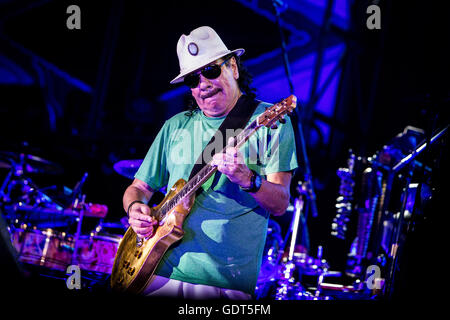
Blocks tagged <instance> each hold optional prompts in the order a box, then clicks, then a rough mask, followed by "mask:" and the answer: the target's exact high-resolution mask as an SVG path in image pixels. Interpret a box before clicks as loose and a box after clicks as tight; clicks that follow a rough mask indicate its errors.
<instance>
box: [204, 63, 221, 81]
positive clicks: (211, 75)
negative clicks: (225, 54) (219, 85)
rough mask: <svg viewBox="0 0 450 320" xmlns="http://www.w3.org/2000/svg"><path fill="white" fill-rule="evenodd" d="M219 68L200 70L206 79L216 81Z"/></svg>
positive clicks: (210, 67)
mask: <svg viewBox="0 0 450 320" xmlns="http://www.w3.org/2000/svg"><path fill="white" fill-rule="evenodd" d="M220 72H221V69H220V66H218V65H213V66H209V67H206V68H205V69H203V70H202V75H203V76H204V77H205V78H207V79H216V78H218V77H219V76H220Z"/></svg>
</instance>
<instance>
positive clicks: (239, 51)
mask: <svg viewBox="0 0 450 320" xmlns="http://www.w3.org/2000/svg"><path fill="white" fill-rule="evenodd" d="M244 52H245V50H244V49H236V50H233V51H229V52H227V53H225V54H223V53H222V54H219V55H218V56H214V57H212V58H210V59H208V60H207V62H205V63H204V64H202V65H201V66H195V67H193V68H191V69H188V70H186V71H184V72H181V73H180V74H179V75H178V76H177V77H176V78H175V79H173V80H172V81H170V83H171V84H176V83H180V82H183V80H184V77H185V76H187V75H188V74H189V73H191V72H194V71H197V70H199V69H201V68H203V67H204V66H207V65H208V64H210V63H211V62H214V61H216V60H217V59H220V58H222V57H224V56H227V55H229V54H236V55H237V56H238V57H239V56H241V55H243V54H244Z"/></svg>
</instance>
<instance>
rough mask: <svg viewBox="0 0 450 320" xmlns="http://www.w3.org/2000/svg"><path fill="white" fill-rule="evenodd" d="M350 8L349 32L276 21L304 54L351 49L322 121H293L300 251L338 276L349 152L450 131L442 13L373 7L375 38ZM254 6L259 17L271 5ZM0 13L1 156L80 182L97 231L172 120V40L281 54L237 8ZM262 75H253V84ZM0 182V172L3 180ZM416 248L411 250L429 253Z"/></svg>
mask: <svg viewBox="0 0 450 320" xmlns="http://www.w3.org/2000/svg"><path fill="white" fill-rule="evenodd" d="M350 3H351V6H350V5H349V6H350V10H349V18H348V20H349V27H348V28H347V29H346V30H344V29H342V28H340V27H339V26H336V25H333V24H329V25H326V26H323V25H321V24H317V23H313V22H312V20H311V19H312V18H311V17H310V16H308V15H307V14H305V15H303V16H301V15H300V16H299V15H297V16H295V15H294V13H293V11H291V10H290V9H289V8H288V9H287V10H286V11H285V12H284V13H283V15H282V17H283V19H285V20H286V21H289V22H292V23H296V24H295V26H296V27H297V28H298V29H301V30H304V31H306V32H307V33H308V34H309V36H310V37H311V39H312V40H311V41H310V42H309V43H307V44H306V45H305V46H304V48H303V49H304V52H305V53H308V52H309V53H311V52H315V51H317V50H319V48H320V46H319V44H320V41H321V39H325V41H324V43H325V44H324V45H325V46H326V44H327V43H328V44H330V43H336V42H337V41H339V42H342V43H345V44H346V46H347V48H348V54H347V56H346V58H345V60H344V62H343V64H342V72H341V74H340V79H339V86H338V93H337V97H336V101H335V106H334V111H333V116H332V117H329V118H324V117H323V116H321V115H320V114H319V113H317V112H315V111H314V110H313V108H314V104H313V103H308V102H306V103H304V104H303V106H302V108H303V109H302V117H301V119H302V121H303V125H304V133H305V139H306V141H307V151H308V158H309V161H310V169H311V172H312V176H313V178H314V180H313V181H314V186H315V191H316V194H317V206H318V212H319V216H318V217H316V218H313V217H311V216H310V215H309V216H308V218H307V226H308V231H309V235H310V247H311V248H310V252H311V254H312V255H315V252H316V249H317V246H319V245H322V246H324V257H325V258H327V259H328V260H329V262H330V264H331V266H332V269H341V268H342V266H343V263H344V262H345V256H346V254H347V252H348V248H349V243H350V242H349V241H340V240H337V239H335V238H332V237H331V236H330V226H331V221H332V219H333V217H334V216H335V209H334V205H335V200H336V197H337V193H338V186H339V180H338V178H337V176H336V170H337V169H338V168H339V167H342V166H345V164H346V159H347V157H348V150H349V149H350V148H351V149H352V150H353V151H354V152H355V153H357V154H358V155H360V156H363V157H366V156H370V155H373V154H374V153H375V152H376V151H379V150H380V149H381V148H382V147H383V145H385V144H386V143H387V142H388V141H390V140H391V139H392V138H393V137H395V136H396V135H397V134H398V133H400V132H402V131H403V129H404V128H405V127H406V126H408V125H410V126H414V127H417V128H422V129H424V130H425V131H426V133H429V132H432V131H435V130H437V129H438V128H442V127H443V126H445V125H446V124H448V107H449V99H450V95H449V76H448V71H449V70H450V69H449V58H448V57H449V52H448V50H447V48H446V45H447V44H448V23H449V22H448V19H447V18H444V17H443V16H442V15H443V11H444V10H442V8H439V7H438V6H437V5H435V4H429V3H427V4H425V2H418V1H403V2H402V1H378V2H375V3H377V4H378V5H379V6H380V7H381V12H382V28H381V30H368V29H367V28H366V25H365V23H366V19H367V16H368V15H367V14H366V12H365V10H366V8H367V6H368V5H370V4H371V3H372V2H371V1H354V2H350ZM71 4H77V5H79V6H80V8H81V25H82V27H81V30H68V29H67V28H66V19H67V17H68V14H67V13H66V8H67V7H68V6H69V5H71ZM260 5H261V7H265V8H269V9H268V10H269V11H270V8H271V5H270V1H260ZM0 12H1V15H0V18H1V22H2V25H1V30H0V34H1V36H2V38H1V39H0V52H1V53H2V54H3V55H4V56H5V57H7V58H8V59H9V61H12V62H13V63H8V62H4V63H3V67H4V68H8V67H10V70H12V71H11V72H12V73H14V72H16V74H15V76H16V78H15V79H16V80H14V81H8V78H7V77H4V79H3V81H2V85H0V151H8V152H17V153H26V154H31V155H35V156H39V157H42V158H43V159H46V160H49V161H51V162H54V163H56V164H58V165H60V166H61V167H62V168H63V170H64V171H63V172H62V173H58V174H56V173H52V172H51V171H50V172H46V173H39V174H38V173H35V174H29V176H30V178H31V179H32V180H33V181H34V182H35V183H36V184H37V185H38V186H40V187H42V188H44V187H48V186H53V185H57V186H67V187H69V188H73V187H74V186H75V184H76V183H77V182H78V181H79V180H80V179H81V177H82V175H83V174H84V173H85V172H88V174H89V176H88V179H87V181H86V183H85V184H84V186H83V193H84V194H86V200H87V201H88V202H92V203H100V204H106V205H107V206H108V208H109V212H108V216H107V220H108V221H118V220H119V219H120V218H122V217H123V215H124V212H123V209H122V195H123V192H124V190H125V188H126V187H127V186H128V184H129V183H130V182H131V180H130V179H128V178H125V177H123V176H121V175H119V174H118V173H117V172H115V171H114V169H113V165H114V164H115V163H116V162H118V161H120V160H124V159H142V158H143V157H144V156H145V154H146V152H147V149H148V147H149V146H150V144H151V143H152V141H153V139H154V137H155V135H156V133H157V132H158V130H159V129H160V127H161V126H162V124H163V122H164V120H165V119H167V118H168V116H170V115H171V114H173V113H175V112H179V111H181V110H183V106H182V105H177V106H171V107H170V108H169V107H168V106H167V103H165V102H163V101H162V100H161V99H160V97H161V95H163V94H164V93H166V92H169V91H170V90H172V89H173V88H174V86H171V85H169V81H170V80H171V79H173V78H174V77H175V76H176V75H177V74H178V72H179V67H178V60H177V56H176V50H175V48H176V43H177V40H178V38H179V36H180V35H181V34H182V33H184V34H188V33H189V32H190V31H191V30H192V29H194V28H196V27H198V26H201V25H210V26H212V27H213V28H215V30H216V31H217V32H218V33H219V35H220V36H221V37H222V39H223V40H224V42H225V43H226V44H227V46H228V47H229V48H230V49H234V48H245V49H246V53H245V55H244V56H243V62H244V64H245V61H246V60H251V59H253V58H256V57H258V56H260V55H262V54H264V53H266V52H269V51H272V50H274V49H277V48H280V36H279V32H278V27H277V24H276V23H275V21H273V20H270V19H268V18H267V17H264V16H262V15H260V14H258V13H257V12H255V11H254V10H252V9H250V8H248V7H246V6H244V5H243V4H242V3H241V2H239V1H189V2H179V1H172V0H166V1H162V2H158V3H156V2H150V1H145V2H138V1H136V2H134V1H133V2H125V1H111V2H106V1H105V2H102V1H100V2H99V1H36V2H33V1H0ZM283 32H284V34H285V36H286V37H287V39H290V36H292V35H293V31H292V30H289V28H284V29H283ZM288 43H289V40H288ZM274 60H275V61H271V63H272V64H274V65H277V66H282V65H283V60H282V58H281V56H278V57H276V58H274ZM13 64H14V65H13ZM49 65H51V66H55V67H56V69H57V70H59V71H62V70H63V71H62V73H63V74H62V73H61V72H58V71H55V69H53V68H52V67H51V66H49ZM266 67H267V66H264V65H258V66H255V67H253V68H252V69H250V71H251V72H252V73H254V74H256V75H258V73H261V72H263V71H264V70H265V69H264V68H266ZM17 70H20V71H17ZM17 79H18V80H17ZM80 83H81V84H80ZM86 88H87V89H86ZM300 99H302V97H300ZM270 102H276V101H270ZM318 118H320V119H321V120H322V121H325V122H326V123H327V126H328V127H329V129H330V139H329V140H328V142H327V143H323V142H321V141H319V142H317V139H315V129H314V128H315V127H314V121H315V120H317V119H318ZM297 152H298V155H299V162H300V166H301V168H300V170H299V171H298V173H297V175H296V176H295V177H294V179H293V182H292V196H293V197H295V196H297V193H296V191H295V186H296V185H297V182H298V181H301V180H303V176H302V175H303V174H304V168H303V167H302V164H303V158H302V154H301V152H300V150H298V151H297ZM442 156H443V157H444V159H447V161H445V160H441V162H440V164H441V166H440V169H439V168H437V165H438V161H437V159H441V158H442ZM446 156H447V153H444V154H443V155H441V153H440V152H439V151H437V152H435V153H433V156H430V157H428V158H427V159H424V160H423V161H428V165H429V166H430V167H436V168H437V169H436V170H437V171H436V175H437V176H438V177H439V178H442V180H441V182H442V183H443V182H444V180H443V179H444V178H443V177H444V176H445V175H444V174H446V171H445V172H444V170H443V169H442V168H443V167H444V169H445V165H446V164H447V163H448V158H445V157H446ZM439 170H440V171H439ZM6 173H7V170H6V169H1V168H0V178H2V179H3V178H4V177H5V176H6ZM437 181H438V182H439V179H437ZM438 182H436V183H438ZM440 188H441V187H440V186H439V188H437V192H440V190H441V189H440ZM446 211H448V209H447V210H446ZM441 213H442V214H443V212H441ZM432 217H433V220H432V221H433V224H430V226H428V225H427V228H429V229H431V231H432V232H433V231H434V229H433V228H434V226H435V225H438V224H439V221H440V220H439V219H440V218H441V216H440V215H438V214H435V215H434V216H433V215H432ZM290 219H291V215H290V214H287V215H286V216H285V217H283V218H279V219H278V221H279V223H280V224H281V226H282V227H283V231H284V232H285V230H286V228H287V225H288V224H289V222H290ZM431 226H433V227H431ZM427 231H430V230H428V229H427ZM435 234H436V233H435ZM421 239H423V240H420V241H418V243H419V244H418V245H419V247H420V248H421V249H424V250H430V247H431V246H433V245H434V242H433V243H431V242H430V241H431V240H429V239H427V238H426V237H422V238H421Z"/></svg>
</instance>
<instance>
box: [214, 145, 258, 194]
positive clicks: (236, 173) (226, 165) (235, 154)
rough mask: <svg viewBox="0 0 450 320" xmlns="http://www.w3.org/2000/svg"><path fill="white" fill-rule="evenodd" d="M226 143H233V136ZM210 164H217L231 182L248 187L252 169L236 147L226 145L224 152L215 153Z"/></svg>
mask: <svg viewBox="0 0 450 320" xmlns="http://www.w3.org/2000/svg"><path fill="white" fill-rule="evenodd" d="M228 145H229V146H230V145H234V138H230V139H229V140H228ZM211 165H213V166H217V170H219V171H220V172H222V173H223V174H224V175H226V176H227V177H228V179H230V181H231V182H234V183H237V184H238V185H240V186H241V187H244V188H248V187H250V178H251V176H252V171H251V170H250V169H249V168H248V167H247V165H246V164H245V162H244V157H243V156H242V154H241V152H240V151H239V150H238V148H235V147H227V148H226V149H225V152H224V153H216V154H215V155H214V156H213V159H212V161H211Z"/></svg>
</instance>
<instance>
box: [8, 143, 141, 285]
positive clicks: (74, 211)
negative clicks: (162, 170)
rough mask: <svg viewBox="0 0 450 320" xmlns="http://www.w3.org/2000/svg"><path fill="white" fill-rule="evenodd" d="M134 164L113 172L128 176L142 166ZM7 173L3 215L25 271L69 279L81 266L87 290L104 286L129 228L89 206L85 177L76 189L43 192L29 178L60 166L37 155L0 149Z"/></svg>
mask: <svg viewBox="0 0 450 320" xmlns="http://www.w3.org/2000/svg"><path fill="white" fill-rule="evenodd" d="M135 165H136V163H135V162H133V161H129V162H126V161H125V162H123V161H122V162H121V163H119V164H117V165H116V166H115V167H114V168H115V170H116V172H118V173H119V174H121V175H123V176H125V177H129V176H130V172H131V171H133V170H135V171H136V170H137V167H139V165H137V167H135ZM5 169H6V170H7V173H6V176H5V179H4V181H3V183H2V184H1V186H0V212H1V213H2V216H3V218H4V220H5V221H6V223H7V226H8V231H9V234H10V238H11V243H12V245H13V247H14V249H15V250H16V252H17V260H18V261H20V262H21V264H22V265H23V266H24V269H25V270H26V271H27V272H29V273H33V274H35V273H37V274H38V275H39V276H45V277H51V278H56V279H65V278H67V275H66V270H67V268H68V267H69V266H70V265H78V266H79V267H80V270H81V277H82V278H83V279H84V280H85V281H83V287H84V288H93V287H95V286H96V285H103V284H105V283H106V282H107V281H108V277H109V275H110V273H111V269H112V266H113V263H114V258H115V255H116V252H117V249H118V246H119V243H120V241H121V239H122V235H123V233H124V232H125V230H126V228H127V227H128V224H127V221H120V222H106V221H104V220H105V218H106V216H107V213H108V207H107V206H106V205H103V204H97V203H88V202H86V195H83V194H82V193H81V188H82V185H83V183H84V181H85V180H86V178H87V176H88V175H87V173H85V174H84V176H83V178H82V179H81V180H80V182H79V183H78V184H77V185H76V186H75V187H74V188H73V189H70V188H67V187H65V186H63V187H59V186H50V187H45V188H39V187H38V185H37V184H36V183H35V182H34V181H33V179H32V178H31V177H30V174H44V175H48V174H60V173H61V172H62V171H63V170H62V168H61V167H60V166H59V165H57V164H56V163H53V162H51V161H48V160H45V159H43V158H40V157H37V156H34V155H29V154H21V153H13V152H1V151H0V170H5ZM0 172H1V171H0ZM86 225H87V226H88V227H87V229H86V227H85V226H86ZM89 227H91V229H89Z"/></svg>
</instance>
